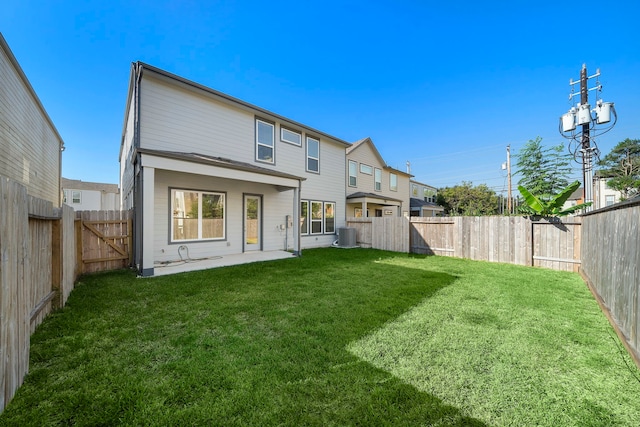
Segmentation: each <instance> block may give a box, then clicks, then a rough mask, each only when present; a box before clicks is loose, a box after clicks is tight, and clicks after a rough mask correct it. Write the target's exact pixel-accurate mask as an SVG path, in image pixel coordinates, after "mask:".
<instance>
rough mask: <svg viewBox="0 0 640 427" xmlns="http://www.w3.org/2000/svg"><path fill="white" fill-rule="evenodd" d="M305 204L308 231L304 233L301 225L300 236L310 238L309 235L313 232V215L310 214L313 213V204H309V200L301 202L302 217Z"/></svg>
mask: <svg viewBox="0 0 640 427" xmlns="http://www.w3.org/2000/svg"><path fill="white" fill-rule="evenodd" d="M303 203H304V204H306V205H307V216H306V218H304V219H306V220H307V231H306V232H303V231H302V223H301V224H300V235H301V236H308V235H309V233H310V232H311V228H310V227H311V213H310V212H311V211H310V207H311V204H310V203H309V200H301V201H300V216H301V217H302V204H303Z"/></svg>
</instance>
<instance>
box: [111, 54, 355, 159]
mask: <svg viewBox="0 0 640 427" xmlns="http://www.w3.org/2000/svg"><path fill="white" fill-rule="evenodd" d="M145 71H148V72H151V73H154V74H155V75H156V76H158V77H161V78H163V79H164V80H165V81H170V82H172V83H174V84H178V85H180V86H183V87H187V88H189V89H191V90H196V91H199V92H201V93H203V92H204V93H206V94H207V95H209V96H212V97H213V98H215V99H216V100H218V101H220V102H223V103H225V104H230V105H233V106H235V107H236V108H240V109H242V110H246V111H251V112H252V113H253V114H258V115H260V116H263V117H265V118H270V119H273V120H274V121H280V122H282V123H284V124H285V125H286V124H288V125H289V126H292V127H294V128H302V129H304V130H305V132H307V133H310V134H315V135H317V136H324V137H326V138H329V139H331V140H333V141H336V142H337V143H339V144H342V145H344V146H345V147H348V146H350V145H351V144H350V143H349V142H347V141H343V140H342V139H340V138H336V137H335V136H332V135H329V134H327V133H325V132H322V131H319V130H317V129H314V128H312V127H309V126H307V125H304V124H302V123H299V122H296V121H294V120H291V119H288V118H286V117H284V116H281V115H279V114H276V113H273V112H271V111H269V110H265V109H264V108H261V107H258V106H256V105H253V104H250V103H248V102H245V101H242V100H240V99H238V98H234V97H233V96H230V95H227V94H225V93H222V92H219V91H217V90H215V89H211V88H210V87H207V86H204V85H201V84H199V83H196V82H194V81H191V80H188V79H185V78H184V77H180V76H178V75H176V74H173V73H170V72H168V71H165V70H162V69H160V68H156V67H154V66H152V65H149V64H145V63H144V62H140V61H137V62H134V63H132V64H131V76H130V79H129V94H128V98H127V99H130V98H131V92H132V90H133V83H134V81H133V79H135V78H139V77H136V76H135V75H134V73H137V74H138V76H142V75H143V74H144V72H145ZM130 107H131V104H130V103H127V106H126V108H125V113H124V114H125V115H124V117H125V118H124V125H123V129H122V135H123V137H122V141H121V143H120V149H121V150H122V147H123V146H124V135H125V127H126V123H127V117H128V115H129V108H130ZM120 155H122V153H120Z"/></svg>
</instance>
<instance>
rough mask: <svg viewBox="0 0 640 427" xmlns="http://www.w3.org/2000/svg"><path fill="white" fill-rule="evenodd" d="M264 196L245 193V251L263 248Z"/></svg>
mask: <svg viewBox="0 0 640 427" xmlns="http://www.w3.org/2000/svg"><path fill="white" fill-rule="evenodd" d="M261 209H262V196H255V195H250V194H245V195H244V232H243V240H244V251H245V252H246V251H259V250H260V249H262V238H261V236H262V224H261V223H262V212H261Z"/></svg>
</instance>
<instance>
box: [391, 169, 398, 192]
mask: <svg viewBox="0 0 640 427" xmlns="http://www.w3.org/2000/svg"><path fill="white" fill-rule="evenodd" d="M389 190H391V191H398V175H396V174H395V173H390V174H389Z"/></svg>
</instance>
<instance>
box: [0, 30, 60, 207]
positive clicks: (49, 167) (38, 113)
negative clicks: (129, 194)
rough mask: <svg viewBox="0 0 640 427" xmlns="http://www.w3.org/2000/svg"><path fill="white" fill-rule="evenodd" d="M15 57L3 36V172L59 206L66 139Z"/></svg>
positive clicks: (0, 81)
mask: <svg viewBox="0 0 640 427" xmlns="http://www.w3.org/2000/svg"><path fill="white" fill-rule="evenodd" d="M12 58H13V55H12V54H11V53H10V52H9V51H7V50H5V47H4V44H3V43H2V40H0V76H2V78H1V79H0V111H2V114H0V148H1V152H2V155H1V156H0V175H2V176H5V177H7V178H10V179H12V180H14V181H17V182H19V183H21V184H23V185H24V186H25V187H26V188H27V192H28V194H30V195H32V196H35V197H38V198H41V199H44V200H48V201H50V202H51V203H53V206H55V207H59V206H60V202H61V192H60V148H61V146H62V140H61V139H60V137H59V135H58V133H57V131H56V130H55V128H54V126H53V124H52V123H51V121H50V120H49V118H48V116H47V114H46V112H45V111H44V109H43V108H42V105H41V104H40V101H39V100H38V99H37V97H36V96H35V94H34V93H33V92H32V91H31V89H30V84H29V82H28V81H25V79H24V78H23V75H24V74H22V72H21V71H20V70H19V69H17V68H16V64H14V63H13V62H12V60H11V59H12Z"/></svg>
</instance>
